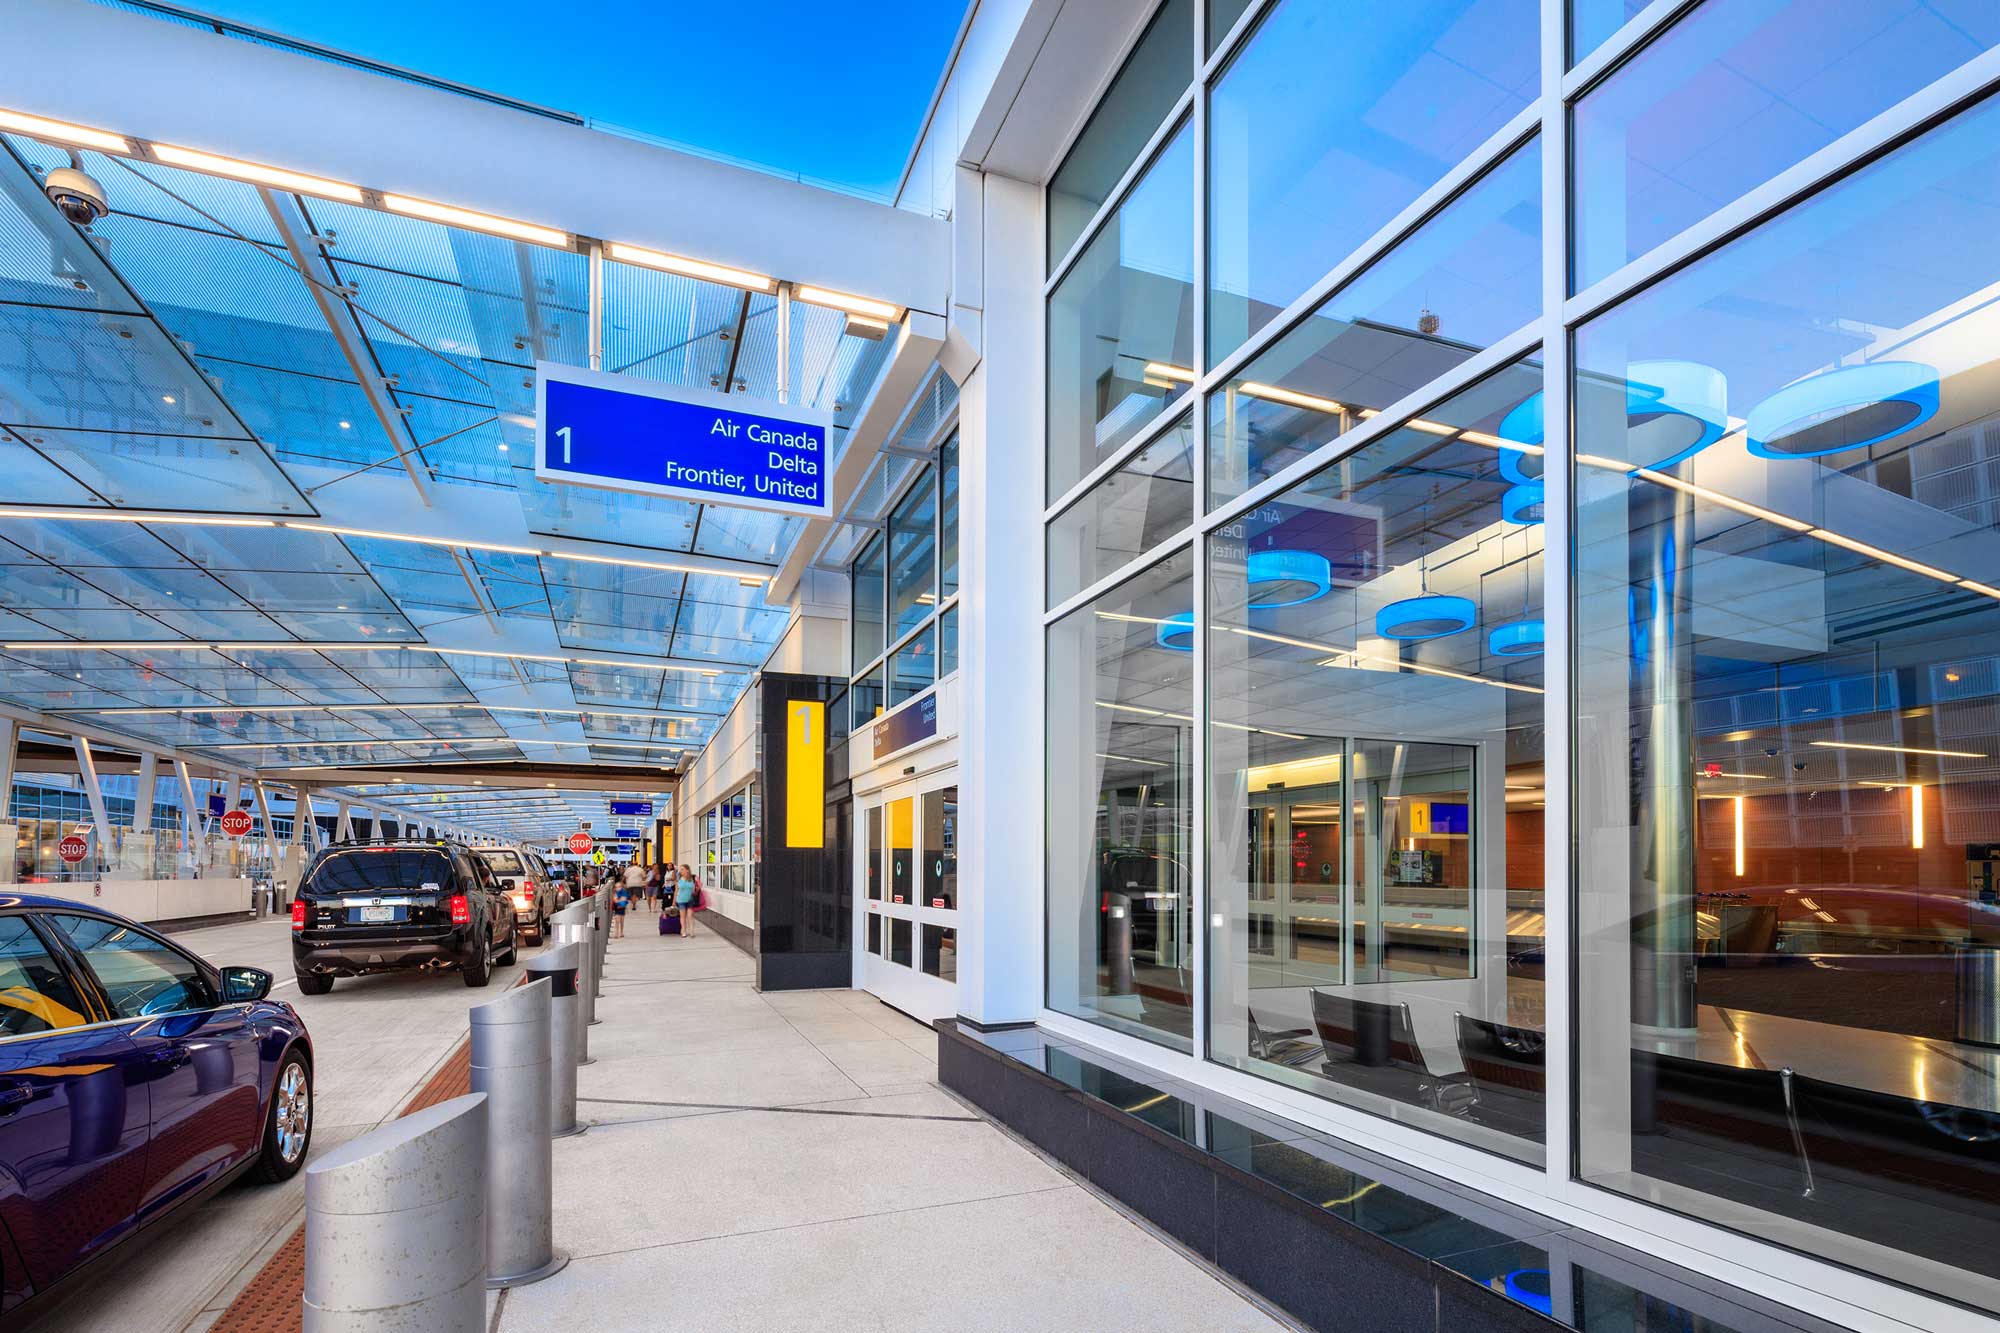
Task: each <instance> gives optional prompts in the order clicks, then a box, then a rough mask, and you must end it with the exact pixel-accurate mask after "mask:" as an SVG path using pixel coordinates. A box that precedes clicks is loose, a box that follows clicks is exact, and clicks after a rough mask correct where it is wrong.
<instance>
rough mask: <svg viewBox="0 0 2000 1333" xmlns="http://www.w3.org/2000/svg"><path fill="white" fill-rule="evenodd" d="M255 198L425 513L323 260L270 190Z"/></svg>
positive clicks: (374, 372)
mask: <svg viewBox="0 0 2000 1333" xmlns="http://www.w3.org/2000/svg"><path fill="white" fill-rule="evenodd" d="M257 194H258V197H260V198H261V199H263V201H264V208H265V211H267V212H268V213H270V215H271V222H272V225H274V226H275V227H277V229H278V235H279V236H280V237H282V238H283V239H284V242H285V249H286V251H287V252H288V253H289V254H290V255H291V257H292V265H293V267H295V268H296V269H297V270H298V272H299V276H300V278H301V279H303V280H305V284H306V290H307V291H308V292H311V293H312V299H313V304H314V305H316V306H318V307H319V314H320V318H321V319H322V320H324V321H325V322H326V327H327V332H329V333H331V334H332V335H333V340H334V342H335V344H337V345H338V346H339V348H340V354H341V355H342V356H343V357H345V358H346V359H347V368H348V369H349V370H351V371H352V372H353V373H354V379H355V382H356V383H357V384H359V385H360V386H361V392H362V393H364V394H366V395H367V397H368V406H369V407H370V408H371V409H372V410H373V411H374V413H375V419H376V421H377V422H379V423H380V424H381V427H382V434H383V437H384V438H385V439H387V440H388V441H389V447H390V448H392V449H394V450H395V451H396V457H397V458H399V459H401V460H402V463H403V470H404V471H405V472H407V473H409V474H410V484H411V485H412V486H415V487H416V488H417V498H418V499H420V500H422V501H423V502H424V507H425V508H426V509H428V508H430V507H431V493H430V486H429V484H428V483H427V482H426V481H425V480H424V478H423V476H422V474H421V471H420V468H419V463H420V462H421V460H420V459H412V458H411V457H410V449H409V447H408V446H407V444H406V443H405V437H406V435H407V434H408V432H407V431H406V429H405V428H404V425H403V414H402V412H401V411H400V410H399V409H398V408H397V406H396V404H395V403H393V402H391V401H390V399H389V389H388V386H387V384H386V383H385V382H384V380H383V378H382V374H381V371H380V370H378V369H377V368H376V367H375V366H374V365H373V364H372V360H373V358H372V357H371V356H370V355H369V354H368V353H367V350H366V349H365V348H363V347H362V346H361V344H360V336H361V335H360V331H359V330H358V329H356V328H355V327H354V321H353V320H352V319H351V318H349V317H348V316H347V312H346V311H345V310H342V309H338V308H336V307H335V305H334V301H333V298H332V297H331V296H330V295H328V292H330V291H332V290H335V289H337V287H338V284H337V283H336V282H335V281H334V274H333V272H332V270H331V269H328V268H327V267H326V259H325V257H324V256H321V257H320V258H319V259H318V260H317V261H315V260H314V259H313V258H312V256H311V255H310V254H309V253H308V252H307V250H306V243H305V241H304V240H303V239H302V238H301V237H300V235H299V229H298V227H297V226H296V225H294V222H293V219H292V216H291V214H290V213H289V212H288V210H287V209H286V207H285V205H284V203H283V202H282V201H280V200H279V198H278V196H277V194H276V193H275V192H274V191H272V190H270V189H269V188H267V187H265V186H261V185H260V186H258V187H257Z"/></svg>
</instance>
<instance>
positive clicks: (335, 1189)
mask: <svg viewBox="0 0 2000 1333" xmlns="http://www.w3.org/2000/svg"><path fill="white" fill-rule="evenodd" d="M486 1138H487V1134H486V1098H485V1096H484V1095H483V1094H480V1093H473V1094H472V1095H471V1096H469V1097H455V1098H453V1099H452V1100H451V1101H448V1102H441V1103H439V1104H438V1105H436V1106H431V1107H427V1108H425V1109H424V1110H421V1111H418V1112H415V1113H414V1114H411V1115H406V1116H404V1117H403V1118H402V1119H400V1120H392V1121H390V1122H389V1123H388V1124H386V1125H384V1126H382V1127H381V1128H380V1129H377V1130H375V1131H373V1132H371V1133H368V1134H364V1135H362V1136H361V1137H360V1138H358V1139H355V1140H354V1141H353V1142H351V1143H347V1144H344V1145H342V1146H341V1147H339V1148H336V1149H334V1150H333V1151H332V1152H330V1153H328V1154H327V1155H326V1156H324V1157H322V1158H320V1159H319V1160H318V1161H316V1162H314V1163H312V1164H311V1165H310V1166H308V1167H307V1168H306V1278H305V1300H304V1302H303V1326H304V1333H386V1331H387V1330H390V1329H418V1328H421V1329H435V1330H437V1331H438V1333H485V1330H486V1251H485V1234H486V1192H485V1190H484V1189H483V1188H482V1186H481V1183H480V1179H479V1177H480V1173H481V1171H483V1170H484V1169H485V1162H486Z"/></svg>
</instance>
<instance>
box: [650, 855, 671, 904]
mask: <svg viewBox="0 0 2000 1333" xmlns="http://www.w3.org/2000/svg"><path fill="white" fill-rule="evenodd" d="M665 885H666V872H665V871H664V870H663V869H662V868H661V865H660V863H659V862H658V861H655V862H653V864H651V865H649V866H647V867H646V899H647V901H648V902H649V903H651V904H652V905H653V906H654V907H665V906H666V905H667V903H666V890H665Z"/></svg>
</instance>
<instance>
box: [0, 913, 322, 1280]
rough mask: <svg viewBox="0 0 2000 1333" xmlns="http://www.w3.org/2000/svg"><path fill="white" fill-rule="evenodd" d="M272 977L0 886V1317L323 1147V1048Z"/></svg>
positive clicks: (289, 1171) (282, 1173)
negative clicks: (316, 1093)
mask: <svg viewBox="0 0 2000 1333" xmlns="http://www.w3.org/2000/svg"><path fill="white" fill-rule="evenodd" d="M270 990H271V974H270V973H269V972H265V971H263V970H261V969H259V968H254V967H231V968H224V969H222V970H221V971H219V972H218V971H217V970H216V969H215V968H214V967H211V966H210V965H209V964H208V963H205V962H203V961H202V960H201V959H199V958H196V957H195V956H194V955H192V954H190V953H187V952H186V951H184V950H182V949H180V948H178V947H176V946H175V945H173V944H170V943H168V942H167V941H166V940H164V939H162V938H161V937H159V936H158V935H155V934H153V933H151V932H150V931H148V930H146V929H145V928H144V927H143V926H140V925H138V924H136V923H134V922H131V921H128V920H126V919H125V918H123V917H119V916H113V915H111V914H110V913H108V912H101V911H98V910H96V909H94V908H91V907H89V906H87V905H84V904H81V903H72V902H66V901H63V900H61V899H55V898H40V897H26V896H0V1311H12V1310H14V1309H15V1308H16V1307H18V1306H19V1305H20V1304H21V1303H22V1302H24V1301H26V1300H28V1299H29V1298H30V1297H34V1296H39V1295H41V1294H43V1293H45V1292H47V1291H48V1290H49V1289H50V1288H51V1287H52V1286H54V1285H55V1284H56V1283H57V1282H58V1281H60V1280H62V1279H63V1278H65V1277H68V1276H71V1275H73V1274H75V1273H76V1272H77V1270H78V1269H79V1268H81V1267H82V1266H83V1265H85V1264H87V1263H90V1262H91V1261H92V1260H94V1259H96V1258H98V1257H99V1256H100V1255H103V1254H104V1253H105V1252H106V1251H108V1250H110V1249H111V1248H112V1247H113V1246H115V1245H116V1244H117V1243H118V1242H119V1241H121V1240H123V1239H125V1238H126V1237H127V1236H130V1235H132V1234H134V1233H135V1232H137V1231H139V1230H140V1229H141V1228H143V1227H147V1226H150V1225H151V1224H152V1223H154V1222H156V1221H158V1220H159V1219H160V1218H162V1217H165V1216H166V1215H167V1214H169V1213H171V1212H173V1211H175V1210H176V1209H179V1208H180V1207H182V1206H183V1205H186V1204H190V1203H193V1202H194V1201H196V1200H198V1199H201V1198H205V1197H206V1196H207V1195H209V1194H210V1193H212V1192H214V1191H215V1190H217V1189H220V1188H221V1187H222V1186H223V1185H225V1184H227V1183H228V1182H229V1181H230V1180H232V1179H234V1178H236V1177H237V1176H239V1175H243V1174H246V1173H247V1174H249V1175H250V1176H251V1177H252V1178H254V1179H256V1180H260V1181H265V1182H275V1181H280V1180H284V1179H286V1178H288V1177H290V1176H292V1175H293V1174H295V1173H296V1172H297V1171H298V1169H299V1167H300V1166H301V1165H303V1164H304V1162H305V1157H306V1148H307V1146H308V1145H309V1144H310V1142H311V1140H312V1043H311V1039H310V1038H309V1037H308V1036H307V1035H306V1025H305V1023H304V1022H302V1021H301V1020H300V1018H299V1016H298V1014H297V1013H296V1012H294V1011H293V1009H292V1007H291V1006H290V1005H288V1004H284V1003H281V1002H279V1001H276V1000H270V999H266V998H265V997H266V996H267V995H269V994H270Z"/></svg>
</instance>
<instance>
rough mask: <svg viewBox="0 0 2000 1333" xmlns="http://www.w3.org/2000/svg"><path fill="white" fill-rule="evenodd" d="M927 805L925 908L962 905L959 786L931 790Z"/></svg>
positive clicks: (926, 798) (926, 800) (949, 907)
mask: <svg viewBox="0 0 2000 1333" xmlns="http://www.w3.org/2000/svg"><path fill="white" fill-rule="evenodd" d="M923 806H924V892H923V899H922V903H923V905H924V906H925V907H938V908H944V909H947V910H949V909H951V908H955V907H957V906H958V788H956V787H945V788H943V789H941V790H938V791H927V792H925V793H924V795H923Z"/></svg>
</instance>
